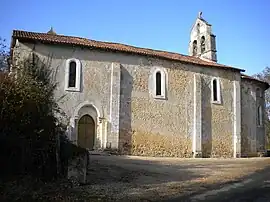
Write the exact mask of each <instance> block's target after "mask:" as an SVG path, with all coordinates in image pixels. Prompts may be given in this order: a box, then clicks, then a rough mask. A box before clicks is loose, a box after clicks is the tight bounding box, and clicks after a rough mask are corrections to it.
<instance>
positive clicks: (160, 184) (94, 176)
mask: <svg viewBox="0 0 270 202" xmlns="http://www.w3.org/2000/svg"><path fill="white" fill-rule="evenodd" d="M269 163H270V159H269V158H246V159H177V158H154V157H131V156H101V155H91V156H90V168H89V178H88V180H89V184H88V185H86V186H84V190H85V191H87V192H88V194H90V195H95V196H98V198H100V201H182V200H181V198H182V199H183V200H184V199H185V201H189V198H192V197H193V196H196V195H199V194H201V193H204V192H207V191H209V190H211V189H221V188H222V187H224V186H226V185H228V184H231V183H234V182H235V183H236V182H238V181H240V180H242V179H249V178H251V177H252V175H253V173H255V171H256V172H257V173H258V172H260V171H263V170H264V169H266V167H267V166H268V165H270V164H269Z"/></svg>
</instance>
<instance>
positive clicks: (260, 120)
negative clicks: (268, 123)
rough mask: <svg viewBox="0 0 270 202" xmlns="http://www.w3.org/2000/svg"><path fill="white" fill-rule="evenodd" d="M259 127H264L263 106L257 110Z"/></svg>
mask: <svg viewBox="0 0 270 202" xmlns="http://www.w3.org/2000/svg"><path fill="white" fill-rule="evenodd" d="M257 125H258V126H262V106H259V107H258V109H257Z"/></svg>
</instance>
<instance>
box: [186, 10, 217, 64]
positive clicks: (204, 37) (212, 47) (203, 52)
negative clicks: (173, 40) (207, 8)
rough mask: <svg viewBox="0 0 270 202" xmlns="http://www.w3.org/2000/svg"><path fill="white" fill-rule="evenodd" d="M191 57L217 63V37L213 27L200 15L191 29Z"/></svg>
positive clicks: (200, 13)
mask: <svg viewBox="0 0 270 202" xmlns="http://www.w3.org/2000/svg"><path fill="white" fill-rule="evenodd" d="M189 55H190V56H195V57H199V58H201V59H205V60H210V61H213V62H217V50H216V36H215V35H214V34H213V33H212V28H211V25H210V24H209V23H208V22H207V21H206V20H204V19H203V18H202V12H199V15H198V17H197V19H196V21H195V23H194V25H193V27H192V29H191V33H190V42H189Z"/></svg>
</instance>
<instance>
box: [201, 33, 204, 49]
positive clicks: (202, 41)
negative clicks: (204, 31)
mask: <svg viewBox="0 0 270 202" xmlns="http://www.w3.org/2000/svg"><path fill="white" fill-rule="evenodd" d="M204 51H205V37H204V36H202V38H201V53H204Z"/></svg>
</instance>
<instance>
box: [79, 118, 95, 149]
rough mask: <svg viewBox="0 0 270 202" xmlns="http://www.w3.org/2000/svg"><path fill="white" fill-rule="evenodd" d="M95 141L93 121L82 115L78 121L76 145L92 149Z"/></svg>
mask: <svg viewBox="0 0 270 202" xmlns="http://www.w3.org/2000/svg"><path fill="white" fill-rule="evenodd" d="M94 142H95V121H94V119H93V118H92V117H91V116H89V115H84V116H82V117H81V118H80V120H79V122H78V146H80V147H82V148H87V149H90V150H92V149H93V147H94Z"/></svg>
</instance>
